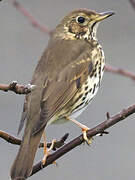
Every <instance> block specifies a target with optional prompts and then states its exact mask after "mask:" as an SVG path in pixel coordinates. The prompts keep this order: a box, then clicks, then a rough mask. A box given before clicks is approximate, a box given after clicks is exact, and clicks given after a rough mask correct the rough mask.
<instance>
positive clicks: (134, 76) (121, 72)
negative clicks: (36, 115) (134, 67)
mask: <svg viewBox="0 0 135 180" xmlns="http://www.w3.org/2000/svg"><path fill="white" fill-rule="evenodd" d="M105 70H106V72H110V73H114V74H119V75H122V76H125V77H128V78H130V79H132V80H135V73H133V72H130V71H127V70H124V69H122V68H116V67H113V66H110V65H106V66H105Z"/></svg>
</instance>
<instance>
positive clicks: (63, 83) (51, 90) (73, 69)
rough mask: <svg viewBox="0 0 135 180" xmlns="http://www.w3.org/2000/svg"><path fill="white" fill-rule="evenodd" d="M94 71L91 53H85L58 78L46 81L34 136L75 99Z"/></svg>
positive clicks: (62, 71)
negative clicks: (88, 76)
mask: <svg viewBox="0 0 135 180" xmlns="http://www.w3.org/2000/svg"><path fill="white" fill-rule="evenodd" d="M92 70H93V63H92V61H91V59H90V58H89V52H85V53H84V54H83V53H82V54H81V55H80V56H79V57H78V58H77V59H76V60H75V61H73V62H71V63H69V64H68V65H67V66H66V67H65V68H63V69H62V70H61V71H60V72H58V75H57V78H56V77H54V78H52V77H51V79H49V77H48V78H47V79H46V82H45V87H44V89H43V92H42V100H41V113H40V118H39V120H38V121H37V123H36V124H35V126H34V129H33V134H36V133H37V132H39V131H40V130H41V129H42V128H43V127H44V126H45V125H46V124H47V122H48V121H49V120H50V119H51V118H52V117H53V116H54V115H55V114H56V113H57V112H59V111H60V110H61V109H62V108H63V107H64V106H65V105H66V104H67V103H68V102H69V101H70V99H71V98H73V97H74V95H75V94H76V93H77V91H78V90H79V88H80V86H81V85H82V84H83V82H85V80H86V77H87V75H88V74H91V72H92Z"/></svg>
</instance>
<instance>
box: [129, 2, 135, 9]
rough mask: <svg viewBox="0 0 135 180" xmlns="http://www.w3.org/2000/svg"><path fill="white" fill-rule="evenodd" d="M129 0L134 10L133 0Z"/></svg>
mask: <svg viewBox="0 0 135 180" xmlns="http://www.w3.org/2000/svg"><path fill="white" fill-rule="evenodd" d="M129 2H130V3H131V5H132V7H133V9H134V10H135V1H134V0H129Z"/></svg>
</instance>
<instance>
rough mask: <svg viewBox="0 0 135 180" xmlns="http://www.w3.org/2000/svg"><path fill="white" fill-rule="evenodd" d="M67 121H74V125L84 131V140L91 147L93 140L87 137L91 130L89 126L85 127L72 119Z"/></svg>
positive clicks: (68, 118)
mask: <svg viewBox="0 0 135 180" xmlns="http://www.w3.org/2000/svg"><path fill="white" fill-rule="evenodd" d="M66 119H67V120H70V121H72V122H73V123H75V124H76V125H78V126H79V127H80V128H81V129H82V133H83V139H84V140H85V141H86V143H87V144H88V145H90V144H91V143H92V138H90V139H89V138H88V137H87V131H88V130H89V128H88V127H87V126H85V125H84V124H81V123H80V122H78V121H77V120H75V119H72V118H70V117H66Z"/></svg>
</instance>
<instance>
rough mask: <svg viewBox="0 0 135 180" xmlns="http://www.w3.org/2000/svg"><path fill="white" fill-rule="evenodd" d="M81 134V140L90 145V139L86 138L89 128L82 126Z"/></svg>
mask: <svg viewBox="0 0 135 180" xmlns="http://www.w3.org/2000/svg"><path fill="white" fill-rule="evenodd" d="M82 126H83V127H82V128H81V129H82V134H83V139H84V140H85V142H86V143H87V144H88V145H90V144H91V143H92V138H88V137H87V131H88V130H89V128H88V127H87V126H85V125H83V124H82Z"/></svg>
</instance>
